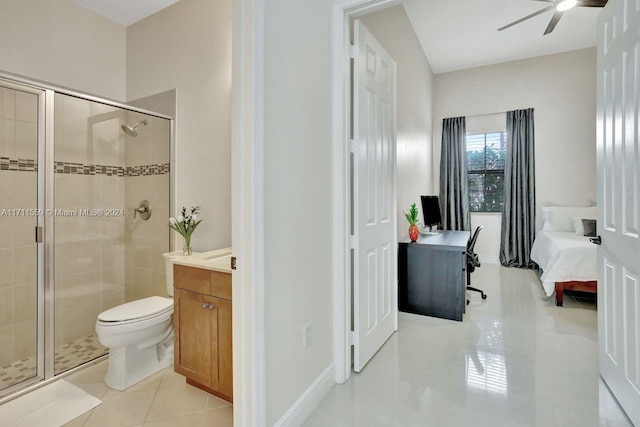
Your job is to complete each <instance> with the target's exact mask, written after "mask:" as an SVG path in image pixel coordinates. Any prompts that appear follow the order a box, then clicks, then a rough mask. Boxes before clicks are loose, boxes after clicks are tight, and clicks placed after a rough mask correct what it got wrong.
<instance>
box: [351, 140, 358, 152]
mask: <svg viewBox="0 0 640 427" xmlns="http://www.w3.org/2000/svg"><path fill="white" fill-rule="evenodd" d="M357 148H358V143H357V142H356V140H355V139H350V140H349V152H350V153H355V152H356V149H357Z"/></svg>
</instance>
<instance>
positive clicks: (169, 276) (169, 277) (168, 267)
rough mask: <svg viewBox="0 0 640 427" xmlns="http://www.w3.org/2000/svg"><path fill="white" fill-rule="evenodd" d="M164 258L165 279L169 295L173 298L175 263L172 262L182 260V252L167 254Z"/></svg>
mask: <svg viewBox="0 0 640 427" xmlns="http://www.w3.org/2000/svg"><path fill="white" fill-rule="evenodd" d="M162 256H163V257H164V268H165V277H166V283H167V293H168V294H169V295H170V296H173V263H172V262H171V260H173V259H176V258H180V257H181V256H182V251H174V252H167V253H164V254H162Z"/></svg>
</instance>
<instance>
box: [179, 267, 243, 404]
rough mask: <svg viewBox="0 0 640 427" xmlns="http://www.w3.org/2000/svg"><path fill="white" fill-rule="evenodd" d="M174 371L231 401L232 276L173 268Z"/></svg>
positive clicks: (197, 269)
mask: <svg viewBox="0 0 640 427" xmlns="http://www.w3.org/2000/svg"><path fill="white" fill-rule="evenodd" d="M173 282H174V297H173V299H174V305H175V307H174V314H173V322H174V348H175V350H174V351H175V363H174V370H175V371H176V372H177V373H179V374H182V375H184V376H185V377H187V383H189V384H191V385H193V386H195V387H198V388H201V389H203V390H205V391H207V392H209V393H211V394H214V395H216V396H218V397H220V398H222V399H225V400H227V401H229V402H233V361H232V359H233V349H232V341H231V315H232V308H231V274H230V273H222V272H218V271H210V270H206V269H202V268H196V267H187V266H183V265H177V264H176V265H174V270H173Z"/></svg>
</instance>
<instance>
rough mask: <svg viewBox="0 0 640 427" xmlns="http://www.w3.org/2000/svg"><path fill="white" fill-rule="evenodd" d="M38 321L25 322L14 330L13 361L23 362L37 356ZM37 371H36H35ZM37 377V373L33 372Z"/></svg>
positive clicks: (17, 325) (16, 325)
mask: <svg viewBox="0 0 640 427" xmlns="http://www.w3.org/2000/svg"><path fill="white" fill-rule="evenodd" d="M37 329H38V325H37V323H36V319H35V318H33V319H29V320H23V321H22V322H18V323H16V324H15V325H14V328H13V360H22V359H26V358H27V357H33V358H35V356H36V331H37ZM34 371H35V370H34ZM31 375H35V372H31Z"/></svg>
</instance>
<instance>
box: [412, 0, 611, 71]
mask: <svg viewBox="0 0 640 427" xmlns="http://www.w3.org/2000/svg"><path fill="white" fill-rule="evenodd" d="M546 6H548V3H545V2H542V1H532V0H406V2H405V3H404V8H405V10H406V12H407V15H408V16H409V20H410V21H411V24H412V25H413V28H414V30H415V32H416V35H417V36H418V40H420V43H421V44H422V49H423V50H424V52H425V55H426V56H427V59H428V60H429V64H431V68H432V70H433V72H434V73H436V74H438V73H444V72H448V71H455V70H462V69H465V68H472V67H478V66H482V65H488V64H496V63H499V62H507V61H513V60H517V59H523V58H531V57H535V56H542V55H549V54H553V53H559V52H566V51H570V50H576V49H583V48H586V47H592V46H595V45H596V22H597V17H598V14H599V13H600V11H601V10H602V8H593V7H575V8H573V9H570V10H569V11H567V12H565V13H564V15H563V16H562V19H560V22H559V23H558V25H557V26H556V28H555V30H554V31H553V32H552V33H551V34H548V35H546V36H543V33H544V30H545V28H547V24H548V23H549V21H550V20H551V16H552V15H553V10H550V11H548V12H545V13H543V14H541V15H538V16H536V17H534V18H531V19H529V20H528V21H525V22H522V23H520V24H518V25H515V26H514V27H511V28H508V29H506V30H504V31H497V29H498V28H499V27H502V26H504V25H506V24H509V23H510V22H513V21H515V20H517V19H520V18H523V17H524V16H526V15H529V14H531V13H533V12H535V11H537V10H540V9H543V8H545V7H546Z"/></svg>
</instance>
